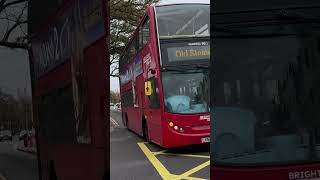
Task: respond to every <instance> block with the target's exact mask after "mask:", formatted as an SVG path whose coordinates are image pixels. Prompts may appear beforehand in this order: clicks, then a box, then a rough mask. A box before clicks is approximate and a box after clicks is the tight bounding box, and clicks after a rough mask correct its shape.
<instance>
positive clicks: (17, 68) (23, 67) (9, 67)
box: [0, 48, 31, 97]
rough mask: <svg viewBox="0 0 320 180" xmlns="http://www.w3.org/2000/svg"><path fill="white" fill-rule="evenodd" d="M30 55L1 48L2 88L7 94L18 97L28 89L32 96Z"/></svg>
mask: <svg viewBox="0 0 320 180" xmlns="http://www.w3.org/2000/svg"><path fill="white" fill-rule="evenodd" d="M28 59H29V58H28V53H27V52H26V51H23V50H10V49H4V48H0V88H1V89H2V90H3V91H5V92H6V93H10V94H12V95H14V96H17V92H18V91H20V93H23V91H24V88H25V89H26V92H27V96H29V97H30V96H31V81H30V71H29V61H28Z"/></svg>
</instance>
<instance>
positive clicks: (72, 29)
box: [29, 0, 110, 180]
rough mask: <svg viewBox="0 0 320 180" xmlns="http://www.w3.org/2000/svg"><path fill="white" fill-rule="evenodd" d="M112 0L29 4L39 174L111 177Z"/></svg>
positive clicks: (68, 179)
mask: <svg viewBox="0 0 320 180" xmlns="http://www.w3.org/2000/svg"><path fill="white" fill-rule="evenodd" d="M107 8H108V4H107V1H106V0H90V1H88V0H59V1H57V0H48V1H42V0H32V1H30V4H29V19H30V21H29V22H30V24H29V34H30V38H31V39H30V42H31V46H32V48H31V50H30V51H29V53H30V69H31V78H32V101H33V118H34V119H33V120H34V126H35V130H36V141H37V155H38V160H39V161H38V166H39V179H40V180H73V179H77V180H81V179H83V180H84V179H93V180H102V179H105V180H106V179H109V174H110V171H109V153H108V149H109V148H108V147H109V138H108V134H109V133H107V132H108V126H109V123H108V122H109V120H108V118H107V117H108V116H107V113H108V112H106V110H105V109H106V107H108V106H109V104H108V103H107V102H108V100H109V96H108V91H107V90H108V89H109V87H108V85H109V80H108V73H109V71H108V69H109V68H108V67H109V66H108V63H109V60H108V58H109V56H108V51H107V47H108V43H107V42H108V41H107V38H108V36H107V32H108V31H109V30H108V29H109V25H108V15H107V13H108V11H109V10H108V9H107Z"/></svg>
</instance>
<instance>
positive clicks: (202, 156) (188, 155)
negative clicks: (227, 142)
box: [154, 152, 210, 159]
mask: <svg viewBox="0 0 320 180" xmlns="http://www.w3.org/2000/svg"><path fill="white" fill-rule="evenodd" d="M160 154H161V155H169V156H184V157H195V158H208V159H209V158H210V156H204V155H194V154H176V153H163V152H157V153H156V154H154V155H160Z"/></svg>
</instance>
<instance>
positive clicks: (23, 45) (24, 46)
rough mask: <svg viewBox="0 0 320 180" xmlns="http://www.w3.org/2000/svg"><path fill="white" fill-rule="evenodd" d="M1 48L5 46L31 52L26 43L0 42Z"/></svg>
mask: <svg viewBox="0 0 320 180" xmlns="http://www.w3.org/2000/svg"><path fill="white" fill-rule="evenodd" d="M0 46H5V47H8V48H11V49H26V50H29V46H28V44H26V43H16V42H7V41H0Z"/></svg>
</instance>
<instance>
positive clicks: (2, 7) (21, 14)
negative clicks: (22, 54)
mask: <svg viewBox="0 0 320 180" xmlns="http://www.w3.org/2000/svg"><path fill="white" fill-rule="evenodd" d="M28 1H29V0H0V46H3V47H7V48H11V49H26V50H28V49H29V47H30V46H29V44H28V34H27V23H28V19H27V17H28V16H27V9H28Z"/></svg>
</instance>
